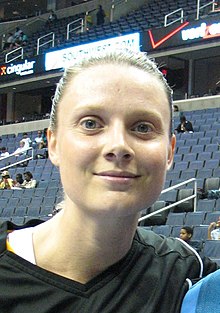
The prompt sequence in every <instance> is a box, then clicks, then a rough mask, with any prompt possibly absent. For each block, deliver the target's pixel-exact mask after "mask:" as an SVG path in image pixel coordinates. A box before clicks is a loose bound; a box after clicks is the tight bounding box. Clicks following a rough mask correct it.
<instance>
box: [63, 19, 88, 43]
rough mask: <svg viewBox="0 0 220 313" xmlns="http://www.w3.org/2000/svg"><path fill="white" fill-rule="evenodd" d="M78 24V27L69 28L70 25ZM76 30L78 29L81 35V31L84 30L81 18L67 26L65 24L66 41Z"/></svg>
mask: <svg viewBox="0 0 220 313" xmlns="http://www.w3.org/2000/svg"><path fill="white" fill-rule="evenodd" d="M78 22H80V25H78V26H76V27H74V28H72V29H70V26H71V25H72V24H76V23H78ZM77 29H80V32H81V33H83V30H84V20H83V18H78V19H77V20H75V21H73V22H70V23H69V24H67V28H66V39H67V40H69V38H70V33H72V32H74V31H76V30H77Z"/></svg>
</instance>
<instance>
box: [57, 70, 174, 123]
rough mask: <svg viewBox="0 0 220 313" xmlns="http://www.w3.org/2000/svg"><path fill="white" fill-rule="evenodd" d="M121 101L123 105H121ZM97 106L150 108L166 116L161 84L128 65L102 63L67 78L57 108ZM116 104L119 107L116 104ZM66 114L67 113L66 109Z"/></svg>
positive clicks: (168, 112) (166, 108)
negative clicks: (66, 83)
mask: <svg viewBox="0 0 220 313" xmlns="http://www.w3.org/2000/svg"><path fill="white" fill-rule="evenodd" d="M122 103H123V106H122ZM97 104H98V105H99V106H100V107H102V108H103V107H105V109H108V104H111V107H113V106H115V108H117V110H120V108H121V110H124V109H126V110H128V109H129V111H132V110H135V108H136V107H138V106H139V108H142V109H149V108H150V109H154V110H157V111H160V113H161V115H164V116H165V117H166V118H167V119H169V118H170V108H169V101H168V97H167V94H166V90H165V87H164V85H163V83H162V82H161V81H160V80H159V78H157V77H156V76H155V75H153V74H152V73H148V72H146V71H144V70H142V69H139V68H136V67H135V66H130V65H124V64H123V65H121V64H102V65H93V66H91V67H89V68H86V69H84V70H83V71H81V72H80V73H78V74H76V75H75V76H74V77H72V78H71V79H69V83H68V85H67V87H66V89H65V91H64V94H63V96H62V100H61V104H60V105H59V109H58V111H59V112H61V114H62V112H63V110H65V108H66V109H67V110H71V109H72V110H75V109H76V108H78V107H83V106H84V107H86V106H88V105H97ZM118 104H120V106H119V105H118ZM66 113H67V112H66Z"/></svg>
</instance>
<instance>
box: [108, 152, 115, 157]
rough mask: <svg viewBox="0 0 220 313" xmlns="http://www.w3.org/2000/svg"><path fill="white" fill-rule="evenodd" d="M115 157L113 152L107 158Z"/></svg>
mask: <svg viewBox="0 0 220 313" xmlns="http://www.w3.org/2000/svg"><path fill="white" fill-rule="evenodd" d="M114 156H115V154H114V153H112V152H110V153H108V154H107V157H108V158H114Z"/></svg>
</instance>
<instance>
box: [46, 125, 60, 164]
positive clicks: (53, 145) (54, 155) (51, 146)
mask: <svg viewBox="0 0 220 313" xmlns="http://www.w3.org/2000/svg"><path fill="white" fill-rule="evenodd" d="M47 142H48V153H49V157H50V160H51V162H52V163H53V164H54V165H55V166H59V153H58V149H57V139H56V134H55V133H54V132H52V131H51V129H48V131H47Z"/></svg>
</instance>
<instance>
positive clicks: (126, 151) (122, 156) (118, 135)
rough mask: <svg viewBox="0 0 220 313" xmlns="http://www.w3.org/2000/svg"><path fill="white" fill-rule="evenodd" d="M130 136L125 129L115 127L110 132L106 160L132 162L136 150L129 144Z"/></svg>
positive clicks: (104, 150)
mask: <svg viewBox="0 0 220 313" xmlns="http://www.w3.org/2000/svg"><path fill="white" fill-rule="evenodd" d="M127 137H128V134H126V130H125V129H124V127H122V126H119V125H117V126H116V125H115V126H114V127H112V129H111V130H109V132H108V136H107V138H106V143H105V146H104V149H103V154H104V157H105V159H106V160H108V161H113V162H121V161H131V160H132V159H133V158H134V150H133V149H132V147H131V145H130V144H129V143H128V138H127Z"/></svg>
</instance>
